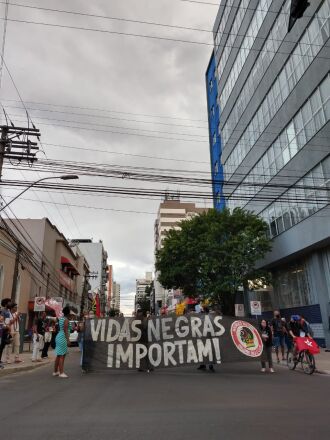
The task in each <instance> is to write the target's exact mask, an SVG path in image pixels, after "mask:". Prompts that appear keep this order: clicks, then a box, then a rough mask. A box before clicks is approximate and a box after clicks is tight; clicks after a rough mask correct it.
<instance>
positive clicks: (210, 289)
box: [156, 208, 271, 314]
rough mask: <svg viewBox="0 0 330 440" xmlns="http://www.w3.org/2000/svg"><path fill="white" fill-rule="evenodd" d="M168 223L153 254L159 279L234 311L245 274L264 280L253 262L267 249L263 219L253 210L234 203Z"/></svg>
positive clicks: (165, 285)
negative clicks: (172, 226) (171, 225)
mask: <svg viewBox="0 0 330 440" xmlns="http://www.w3.org/2000/svg"><path fill="white" fill-rule="evenodd" d="M180 228H181V229H180V230H175V229H171V230H170V231H168V234H167V236H166V238H165V240H164V243H163V247H162V249H160V250H159V251H158V252H157V254H156V270H157V271H159V272H160V275H159V281H160V283H161V284H162V285H163V286H164V287H165V288H167V289H170V288H181V289H182V290H183V292H184V295H185V296H199V295H200V296H203V297H204V298H208V299H210V300H211V301H213V302H216V303H220V304H221V305H222V309H223V312H224V313H226V314H233V309H234V299H235V296H234V294H235V293H236V292H237V290H238V288H239V287H240V286H245V285H247V283H248V281H249V280H255V279H258V282H259V283H260V282H263V283H264V284H267V282H268V279H267V278H268V277H267V273H265V272H264V271H262V270H257V269H256V262H257V261H258V260H259V259H261V258H263V257H264V256H265V254H266V253H267V252H268V251H270V249H271V240H270V239H268V238H267V236H266V230H267V225H266V223H265V222H264V221H263V220H262V219H260V218H259V217H258V216H256V215H255V214H252V213H251V212H248V211H244V210H242V209H240V208H236V209H234V210H233V212H232V213H231V212H230V211H229V210H228V209H225V210H223V211H221V212H218V211H216V210H214V209H211V210H209V211H208V212H206V213H203V214H201V215H199V216H196V217H194V218H192V219H191V220H184V221H182V222H181V223H180Z"/></svg>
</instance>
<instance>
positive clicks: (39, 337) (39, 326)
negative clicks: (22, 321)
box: [32, 312, 46, 362]
mask: <svg viewBox="0 0 330 440" xmlns="http://www.w3.org/2000/svg"><path fill="white" fill-rule="evenodd" d="M45 319H46V313H45V312H42V314H41V316H39V317H37V318H36V319H35V320H34V324H33V327H32V331H33V335H32V338H33V339H32V342H33V350H32V362H42V361H41V353H40V350H41V349H42V347H43V341H44V334H45V328H44V323H45Z"/></svg>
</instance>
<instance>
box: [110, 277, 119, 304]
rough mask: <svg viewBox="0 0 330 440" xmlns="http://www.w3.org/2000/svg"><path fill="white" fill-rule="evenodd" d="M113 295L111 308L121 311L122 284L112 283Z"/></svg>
mask: <svg viewBox="0 0 330 440" xmlns="http://www.w3.org/2000/svg"><path fill="white" fill-rule="evenodd" d="M112 293H113V295H112V298H111V308H112V309H115V310H120V284H119V283H117V282H116V281H114V282H113V283H112Z"/></svg>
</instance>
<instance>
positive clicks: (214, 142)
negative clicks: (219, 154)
mask: <svg viewBox="0 0 330 440" xmlns="http://www.w3.org/2000/svg"><path fill="white" fill-rule="evenodd" d="M216 142H217V134H216V133H213V145H215V144H216Z"/></svg>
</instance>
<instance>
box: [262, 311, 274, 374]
mask: <svg viewBox="0 0 330 440" xmlns="http://www.w3.org/2000/svg"><path fill="white" fill-rule="evenodd" d="M260 331H261V338H262V343H263V352H262V355H261V372H262V373H264V372H265V371H266V362H268V366H269V371H270V372H271V373H274V370H273V359H272V348H273V335H272V329H271V328H270V327H269V325H268V322H267V321H266V320H265V319H263V320H262V321H261V323H260Z"/></svg>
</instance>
